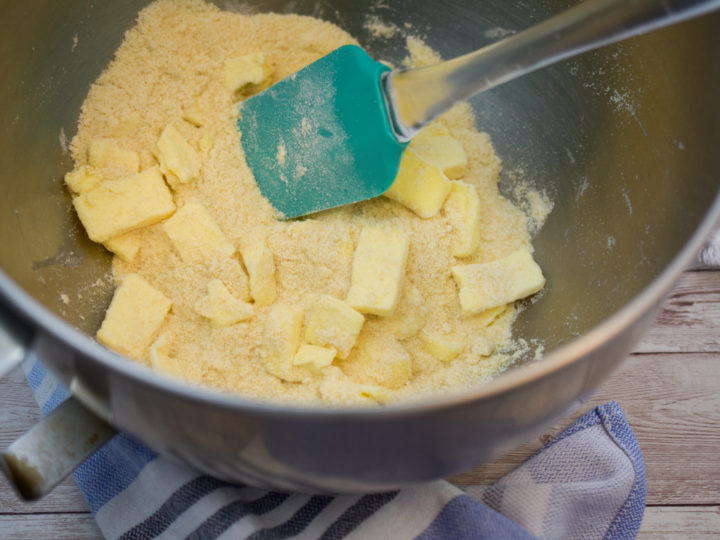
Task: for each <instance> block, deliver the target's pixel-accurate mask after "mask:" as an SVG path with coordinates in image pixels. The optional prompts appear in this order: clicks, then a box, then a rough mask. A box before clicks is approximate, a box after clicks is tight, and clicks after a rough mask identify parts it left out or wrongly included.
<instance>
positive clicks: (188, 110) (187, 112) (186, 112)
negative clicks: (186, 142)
mask: <svg viewBox="0 0 720 540" xmlns="http://www.w3.org/2000/svg"><path fill="white" fill-rule="evenodd" d="M183 120H185V121H186V122H189V123H191V124H192V125H193V126H195V127H202V126H203V125H204V124H205V115H204V114H203V113H202V111H201V110H200V108H199V107H198V106H197V105H191V106H189V107H185V108H184V109H183Z"/></svg>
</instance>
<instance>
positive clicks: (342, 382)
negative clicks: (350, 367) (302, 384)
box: [318, 366, 390, 405]
mask: <svg viewBox="0 0 720 540" xmlns="http://www.w3.org/2000/svg"><path fill="white" fill-rule="evenodd" d="M323 374H324V377H323V379H322V381H320V385H319V386H318V392H319V394H320V397H321V398H322V399H324V400H325V401H329V402H331V403H342V404H345V405H371V404H378V403H386V402H387V401H388V398H389V395H390V393H389V391H388V389H387V388H384V387H382V386H380V385H377V384H361V383H357V382H355V381H352V380H351V379H350V378H349V377H347V376H346V375H345V374H344V373H343V372H342V371H341V370H340V368H337V367H335V366H328V367H327V368H325V369H324V370H323Z"/></svg>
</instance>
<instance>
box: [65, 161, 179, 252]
mask: <svg viewBox="0 0 720 540" xmlns="http://www.w3.org/2000/svg"><path fill="white" fill-rule="evenodd" d="M73 205H74V206H75V210H76V211H77V214H78V217H79V218H80V221H81V222H82V224H83V225H84V226H85V230H86V231H87V233H88V236H89V237H90V239H91V240H94V241H95V242H105V241H106V240H109V239H110V238H114V237H116V236H120V235H121V234H123V233H126V232H128V231H132V230H134V229H139V228H140V227H145V226H146V225H152V224H153V223H157V222H158V221H162V220H163V219H165V218H166V217H168V216H169V215H170V214H172V213H173V212H174V211H175V203H174V202H173V198H172V195H171V193H170V190H169V189H168V188H167V186H166V185H165V182H164V181H163V178H162V174H160V170H159V169H158V168H157V167H153V168H151V169H147V170H145V171H143V172H141V173H139V174H135V175H133V176H128V177H126V178H121V179H119V180H105V181H103V182H101V183H100V184H99V185H98V186H97V187H95V188H94V189H91V190H89V191H86V192H83V193H80V194H79V195H78V196H77V197H75V198H74V199H73Z"/></svg>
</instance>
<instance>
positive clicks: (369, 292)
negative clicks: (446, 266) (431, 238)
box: [346, 226, 410, 317]
mask: <svg viewBox="0 0 720 540" xmlns="http://www.w3.org/2000/svg"><path fill="white" fill-rule="evenodd" d="M409 247H410V237H409V235H408V234H407V233H406V232H404V231H400V230H391V229H384V228H381V227H373V226H367V227H364V228H363V230H362V231H361V233H360V238H359V239H358V244H357V247H356V248H355V255H354V256H353V264H352V277H351V280H350V290H349V291H348V294H347V299H346V301H347V303H348V304H350V305H351V306H352V307H353V308H355V309H356V310H358V311H359V312H361V313H373V314H375V315H381V316H384V317H387V316H390V315H392V314H393V312H394V311H395V308H396V307H397V304H398V300H399V298H400V290H401V288H402V283H403V278H404V277H405V265H406V263H407V256H408V249H409Z"/></svg>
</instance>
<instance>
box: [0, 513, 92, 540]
mask: <svg viewBox="0 0 720 540" xmlns="http://www.w3.org/2000/svg"><path fill="white" fill-rule="evenodd" d="M0 537H2V538H7V539H12V540H101V539H102V538H103V535H102V533H101V532H100V529H99V528H98V526H97V524H96V523H95V519H94V518H93V517H92V516H91V515H90V514H62V515H58V514H15V515H2V514H0Z"/></svg>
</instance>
